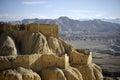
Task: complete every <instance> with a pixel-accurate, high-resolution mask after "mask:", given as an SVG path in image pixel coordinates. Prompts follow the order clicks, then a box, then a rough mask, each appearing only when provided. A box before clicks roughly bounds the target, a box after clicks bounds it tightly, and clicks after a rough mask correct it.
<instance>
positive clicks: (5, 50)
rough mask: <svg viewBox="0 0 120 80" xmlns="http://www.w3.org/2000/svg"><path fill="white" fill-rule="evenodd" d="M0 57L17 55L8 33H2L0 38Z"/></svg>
mask: <svg viewBox="0 0 120 80" xmlns="http://www.w3.org/2000/svg"><path fill="white" fill-rule="evenodd" d="M0 55H1V56H9V55H17V50H16V46H15V43H14V40H13V38H12V35H11V34H10V33H7V32H5V33H3V34H2V35H1V38H0Z"/></svg>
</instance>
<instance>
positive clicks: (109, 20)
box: [102, 18, 120, 24]
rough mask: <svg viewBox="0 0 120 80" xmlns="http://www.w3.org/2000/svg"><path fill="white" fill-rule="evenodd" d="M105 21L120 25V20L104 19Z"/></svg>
mask: <svg viewBox="0 0 120 80" xmlns="http://www.w3.org/2000/svg"><path fill="white" fill-rule="evenodd" d="M102 20H103V21H107V22H111V23H117V24H120V18H117V19H102Z"/></svg>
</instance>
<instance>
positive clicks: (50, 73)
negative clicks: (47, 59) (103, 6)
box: [41, 67, 67, 80]
mask: <svg viewBox="0 0 120 80" xmlns="http://www.w3.org/2000/svg"><path fill="white" fill-rule="evenodd" d="M41 78H42V80H67V79H66V77H65V75H64V73H63V71H62V70H61V69H59V68H56V67H52V68H47V69H43V70H42V71H41Z"/></svg>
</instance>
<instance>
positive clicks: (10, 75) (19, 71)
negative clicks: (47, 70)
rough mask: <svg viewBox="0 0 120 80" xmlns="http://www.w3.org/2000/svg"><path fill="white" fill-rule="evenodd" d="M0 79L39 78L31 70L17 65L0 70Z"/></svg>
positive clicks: (31, 79) (25, 79)
mask: <svg viewBox="0 0 120 80" xmlns="http://www.w3.org/2000/svg"><path fill="white" fill-rule="evenodd" d="M0 80H41V78H40V76H39V75H38V74H37V73H35V72H33V71H32V70H29V69H25V68H22V67H18V68H16V69H9V70H5V71H2V72H0Z"/></svg>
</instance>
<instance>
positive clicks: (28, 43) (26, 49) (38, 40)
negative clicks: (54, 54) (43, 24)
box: [21, 32, 50, 54]
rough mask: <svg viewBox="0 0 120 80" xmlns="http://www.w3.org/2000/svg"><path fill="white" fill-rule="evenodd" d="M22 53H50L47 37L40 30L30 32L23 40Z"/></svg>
mask: <svg viewBox="0 0 120 80" xmlns="http://www.w3.org/2000/svg"><path fill="white" fill-rule="evenodd" d="M21 53H24V54H25V53H26V54H34V53H37V54H43V53H50V50H49V47H48V44H47V40H46V37H45V36H44V35H43V34H41V33H40V32H36V33H32V32H28V33H27V34H26V35H25V36H24V38H23V39H22V41H21Z"/></svg>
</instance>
